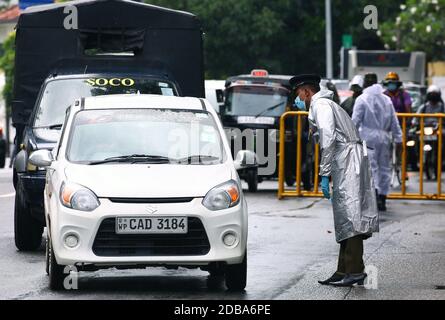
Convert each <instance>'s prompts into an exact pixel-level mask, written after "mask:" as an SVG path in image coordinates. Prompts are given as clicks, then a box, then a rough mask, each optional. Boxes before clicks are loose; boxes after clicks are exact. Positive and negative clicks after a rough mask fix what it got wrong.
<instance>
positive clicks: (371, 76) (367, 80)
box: [363, 72, 378, 88]
mask: <svg viewBox="0 0 445 320" xmlns="http://www.w3.org/2000/svg"><path fill="white" fill-rule="evenodd" d="M377 81H378V79H377V74H375V73H373V72H370V73H367V74H365V76H364V77H363V87H364V88H368V87H370V86H372V85H373V84H376V83H377Z"/></svg>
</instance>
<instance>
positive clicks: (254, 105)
mask: <svg viewBox="0 0 445 320" xmlns="http://www.w3.org/2000/svg"><path fill="white" fill-rule="evenodd" d="M228 90H229V91H228V94H227V100H226V114H227V115H235V116H257V115H259V114H260V115H262V116H271V117H279V116H281V115H282V114H283V113H284V112H285V109H286V103H287V99H288V95H289V91H288V90H287V89H285V88H280V87H268V86H235V87H232V88H230V89H228ZM267 109H269V110H267ZM266 110H267V111H266Z"/></svg>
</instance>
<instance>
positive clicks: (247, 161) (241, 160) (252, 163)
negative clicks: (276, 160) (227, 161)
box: [234, 150, 258, 170]
mask: <svg viewBox="0 0 445 320" xmlns="http://www.w3.org/2000/svg"><path fill="white" fill-rule="evenodd" d="M234 164H235V169H236V170H242V169H245V168H249V167H256V166H258V161H257V156H256V154H255V152H253V151H250V150H240V151H238V153H237V155H236V158H235V160H234Z"/></svg>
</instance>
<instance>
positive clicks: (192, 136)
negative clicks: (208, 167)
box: [66, 109, 225, 164]
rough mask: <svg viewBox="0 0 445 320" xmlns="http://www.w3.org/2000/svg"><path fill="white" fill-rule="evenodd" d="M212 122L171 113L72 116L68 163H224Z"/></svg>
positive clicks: (207, 118) (149, 111) (185, 113)
mask: <svg viewBox="0 0 445 320" xmlns="http://www.w3.org/2000/svg"><path fill="white" fill-rule="evenodd" d="M223 150H224V149H223V143H222V140H221V136H220V134H219V130H218V128H217V126H216V123H215V121H214V119H213V117H212V116H211V115H210V114H209V113H207V112H204V111H184V110H179V111H178V110H172V109H112V110H84V111H80V112H78V113H77V114H76V115H75V118H74V120H73V125H72V129H71V131H70V137H69V140H68V146H67V154H66V155H67V159H68V160H69V161H71V162H75V163H83V164H102V163H113V162H131V163H141V162H147V163H150V162H152V163H153V162H155V163H180V164H217V163H222V162H223V161H224V160H225V156H224V151H223Z"/></svg>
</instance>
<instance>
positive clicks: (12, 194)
mask: <svg viewBox="0 0 445 320" xmlns="http://www.w3.org/2000/svg"><path fill="white" fill-rule="evenodd" d="M14 196H15V192H13V193H8V194H0V198H11V197H14Z"/></svg>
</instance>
